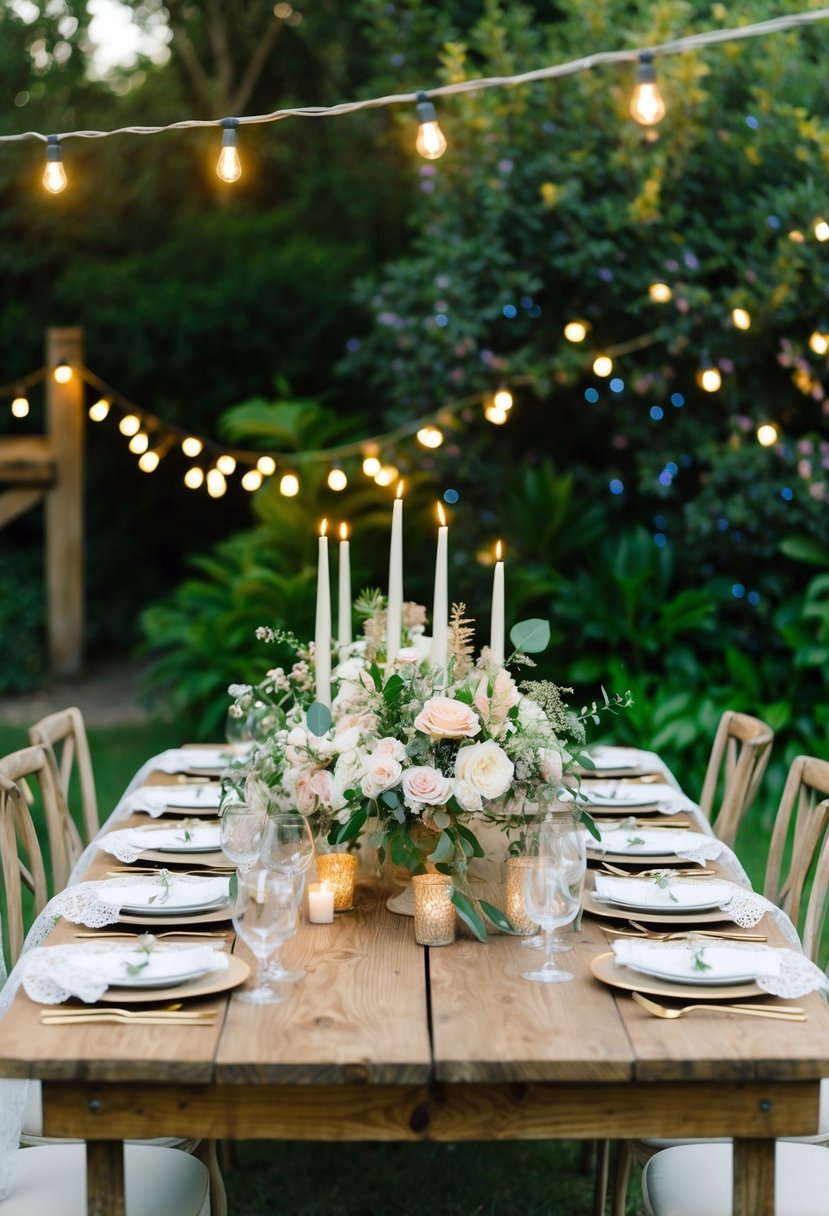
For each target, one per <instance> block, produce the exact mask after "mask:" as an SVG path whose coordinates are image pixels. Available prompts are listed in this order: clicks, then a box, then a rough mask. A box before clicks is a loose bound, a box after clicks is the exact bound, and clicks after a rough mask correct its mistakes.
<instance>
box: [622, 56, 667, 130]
mask: <svg viewBox="0 0 829 1216" xmlns="http://www.w3.org/2000/svg"><path fill="white" fill-rule="evenodd" d="M630 113H631V117H632V118H633V119H634V120H635V121H636V122H638V123H640V124H641V125H642V126H643V127H652V126H655V125H656V123H658V122H660V121H661V120H662V119H663V118H664V117H665V102H664V101H663V100H662V94H661V93H660V92H659V85H658V84H657V83H656V68H655V67H654V66H653V54H652V53H651V52H650V51H642V52H641V54H640V55H639V66H638V67H637V69H636V85H635V87H634V90H633V97H632V98H631V102H630Z"/></svg>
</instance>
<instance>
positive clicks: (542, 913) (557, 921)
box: [521, 853, 579, 984]
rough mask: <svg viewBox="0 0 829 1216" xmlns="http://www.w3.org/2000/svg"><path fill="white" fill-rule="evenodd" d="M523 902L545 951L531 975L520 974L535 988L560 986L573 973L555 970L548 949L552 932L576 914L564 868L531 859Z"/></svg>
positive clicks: (541, 858) (543, 858)
mask: <svg viewBox="0 0 829 1216" xmlns="http://www.w3.org/2000/svg"><path fill="white" fill-rule="evenodd" d="M524 902H525V904H526V908H527V913H528V915H530V916H531V917H532V918H533V920H534V921H536V922H537V923H538V924H539V925H541V928H542V929H543V930H544V945H545V950H544V962H543V964H542V965H541V967H539V968H538V969H537V970H535V971H523V972H522V973H521V974H522V976H523V978H524V979H525V980H535V981H536V982H537V983H539V984H560V983H565V982H567V981H568V980H572V979H573V978H574V976H573V973H572V972H571V971H565V970H564V968H563V967H559V966H558V964H557V963H556V961H555V954H554V951H553V949H552V946H553V933H554V932H555V930H556V929H558V928H560V927H561V926H562V925H567V924H569V923H570V922H571V921H572V920H574V919H575V917H576V914H577V912H578V910H579V900H578V898H577V897H576V896H575V895H574V894H573V891H572V889H571V886H570V881H569V877H568V873H567V866H566V865H563V864H561V862H558V861H556V860H555V859H554V858H553V857H551V856H549V855H548V854H545V853H539V855H538V856H537V857H533V859H532V862H531V864H530V865H529V866H528V867H527V877H526V885H525V888H524Z"/></svg>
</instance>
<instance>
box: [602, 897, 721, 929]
mask: <svg viewBox="0 0 829 1216" xmlns="http://www.w3.org/2000/svg"><path fill="white" fill-rule="evenodd" d="M581 902H582V906H583V908H584V910H585V912H586V913H587V914H588V915H589V916H596V917H598V918H599V919H600V920H613V921H622V922H623V923H629V922H630V918H631V917H633V919H634V920H637V921H640V922H641V923H642V924H643V925H658V926H661V927H664V928H668V929H672V928H679V929H683V928H687V927H689V926H690V927H695V926H697V925H716V924H722V923H723V922H724V921H727V920H728V917H727V916H726V915H725V913H724V912H723V911H722V910H721V909H720V908H714V909H712V910H711V911H710V912H661V911H660V912H654V911H640V910H639V909H638V908H637V909H636V910H635V911H632V910H631V909H630V908H627V909H625V908H621V907H619V906H618V904H611V903H605V902H604V900H602V901H599V900H596V899H594V898H593V892H592V891H590V890H588V889H587V887H585V889H584V891H583V892H582V897H581Z"/></svg>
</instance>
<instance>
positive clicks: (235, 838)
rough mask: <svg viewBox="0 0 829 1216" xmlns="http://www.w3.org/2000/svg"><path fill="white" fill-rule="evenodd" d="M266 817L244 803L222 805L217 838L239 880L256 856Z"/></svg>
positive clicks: (245, 874) (246, 872)
mask: <svg viewBox="0 0 829 1216" xmlns="http://www.w3.org/2000/svg"><path fill="white" fill-rule="evenodd" d="M267 822H268V817H267V815H266V814H265V812H264V811H259V810H256V809H255V808H254V807H252V806H249V805H248V804H247V803H246V802H229V803H227V805H226V806H224V807H223V808H222V811H221V819H220V821H219V839H220V841H221V846H222V852H223V853H224V855H225V857H227V859H228V860H229V861H232V862H233V864H234V865H235V866H236V869H237V870H238V871H239V881H240V882H241V881H242V880H244V879H245V878H246V877H247V874H248V872H249V871H250V868H251V866H252V865H253V863H254V862H255V861H256V860H257V859H258V857H259V850H260V849H261V847H262V840H263V837H264V835H265V828H266V826H267Z"/></svg>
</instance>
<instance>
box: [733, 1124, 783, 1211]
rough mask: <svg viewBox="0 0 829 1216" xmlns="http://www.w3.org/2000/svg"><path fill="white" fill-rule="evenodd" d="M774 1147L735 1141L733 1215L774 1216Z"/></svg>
mask: <svg viewBox="0 0 829 1216" xmlns="http://www.w3.org/2000/svg"><path fill="white" fill-rule="evenodd" d="M774 1144H775V1142H774V1140H738V1139H735V1141H734V1203H733V1212H732V1216H774Z"/></svg>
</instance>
